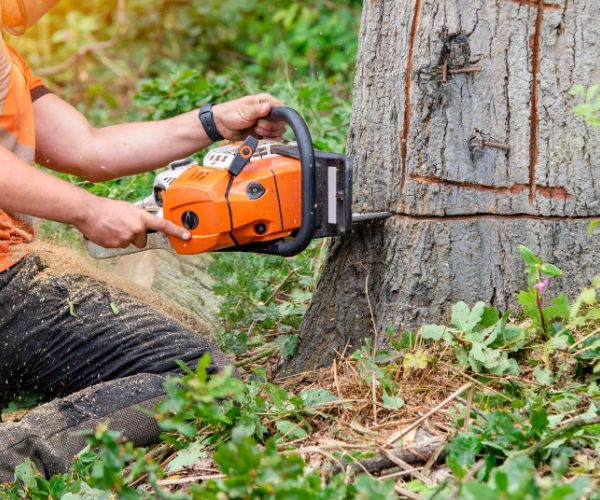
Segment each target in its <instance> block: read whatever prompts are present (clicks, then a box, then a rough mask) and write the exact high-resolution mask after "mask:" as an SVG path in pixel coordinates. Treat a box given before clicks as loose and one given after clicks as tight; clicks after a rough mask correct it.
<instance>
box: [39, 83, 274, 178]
mask: <svg viewBox="0 0 600 500" xmlns="http://www.w3.org/2000/svg"><path fill="white" fill-rule="evenodd" d="M280 104H281V102H280V101H278V100H276V99H275V98H274V97H272V96H270V95H269V94H258V95H255V96H247V97H243V98H241V99H237V100H235V101H229V102H226V103H222V104H217V105H215V106H213V114H214V118H215V122H216V124H217V128H218V129H219V132H220V133H221V135H223V137H225V138H226V139H237V138H239V137H241V136H242V134H243V133H245V132H253V133H254V134H256V135H259V136H264V137H268V138H275V139H277V138H280V137H281V136H282V135H283V132H284V131H285V124H283V123H280V122H269V121H267V120H262V119H261V118H263V117H265V116H266V115H267V114H268V113H269V112H270V110H271V107H272V106H276V105H280ZM33 108H34V112H35V124H36V154H37V158H36V159H37V161H38V162H39V163H40V164H42V165H46V166H48V167H49V168H52V169H53V170H58V171H61V172H68V173H72V174H75V175H78V176H80V177H83V178H85V179H88V180H90V181H94V182H99V181H103V180H108V179H114V178H118V177H123V176H126V175H131V174H137V173H141V172H147V171H150V170H154V169H156V168H159V167H163V166H165V165H167V164H168V163H170V162H171V161H173V160H177V159H180V158H184V157H186V156H188V155H190V154H192V153H195V152H196V151H199V150H200V149H203V148H205V147H206V146H208V145H209V144H210V143H211V141H210V139H209V138H208V137H207V135H206V133H205V132H204V129H203V127H202V125H201V123H200V120H199V119H198V111H191V112H189V113H185V114H182V115H180V116H177V117H174V118H170V119H168V120H160V121H154V122H138V123H127V124H122V125H113V126H110V127H105V128H94V127H92V126H91V125H90V123H89V122H88V121H87V119H86V118H85V117H84V116H83V115H82V114H81V113H80V112H79V111H77V109H75V108H74V107H72V106H71V105H69V104H67V103H66V102H65V101H63V100H62V99H61V98H59V97H58V96H56V95H53V94H47V95H45V96H43V97H41V98H39V99H38V100H36V101H35V103H34V105H33Z"/></svg>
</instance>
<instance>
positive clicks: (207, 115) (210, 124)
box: [198, 104, 225, 142]
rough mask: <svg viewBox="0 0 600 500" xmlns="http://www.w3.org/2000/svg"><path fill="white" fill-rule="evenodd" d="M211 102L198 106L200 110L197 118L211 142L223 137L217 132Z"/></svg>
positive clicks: (220, 139)
mask: <svg viewBox="0 0 600 500" xmlns="http://www.w3.org/2000/svg"><path fill="white" fill-rule="evenodd" d="M212 107H213V105H212V104H206V105H205V106H202V107H201V108H200V112H199V113H198V118H200V123H202V127H204V131H205V132H206V135H207V136H208V137H209V139H210V140H211V141H213V142H219V141H222V140H223V139H225V137H223V136H222V135H221V133H220V132H219V129H218V128H217V124H216V123H215V117H214V116H213V112H212Z"/></svg>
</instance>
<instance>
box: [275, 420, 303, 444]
mask: <svg viewBox="0 0 600 500" xmlns="http://www.w3.org/2000/svg"><path fill="white" fill-rule="evenodd" d="M275 427H277V430H278V431H279V432H281V434H282V435H283V436H285V439H286V440H296V439H304V438H305V437H307V436H308V434H307V433H306V431H305V430H304V429H303V428H302V427H301V426H300V425H298V424H297V423H295V422H290V421H289V420H278V421H277V422H275Z"/></svg>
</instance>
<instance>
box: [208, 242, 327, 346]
mask: <svg viewBox="0 0 600 500" xmlns="http://www.w3.org/2000/svg"><path fill="white" fill-rule="evenodd" d="M325 251H326V249H325V247H324V245H323V243H322V242H320V243H319V242H317V243H313V244H312V245H311V246H310V247H309V248H308V249H307V250H306V251H305V252H303V253H302V254H301V255H299V256H297V257H294V258H292V259H283V258H281V257H273V256H265V255H254V254H243V253H221V254H215V255H214V260H213V262H212V263H211V265H210V267H209V272H210V274H211V276H212V277H213V278H214V279H215V284H214V286H213V291H214V292H215V293H216V294H217V295H220V296H222V297H223V302H222V303H221V310H220V316H221V317H222V318H223V320H224V324H223V328H222V330H221V332H220V334H219V340H220V344H221V347H223V348H224V349H225V350H227V351H232V352H235V353H243V352H245V351H246V350H247V348H248V345H249V342H250V344H252V337H253V336H254V339H260V338H261V336H262V335H263V333H264V332H275V333H279V334H283V335H282V336H279V337H278V338H277V341H276V342H277V344H278V345H279V346H280V348H281V349H282V351H283V353H284V355H285V357H292V356H293V355H294V354H295V352H296V346H297V337H296V336H295V331H296V330H297V329H298V328H299V326H300V323H301V322H302V317H303V316H304V312H305V310H306V307H307V306H308V304H309V302H310V297H311V294H312V291H313V289H314V286H315V284H316V279H317V276H318V273H319V272H320V268H321V265H322V262H323V260H324V258H325Z"/></svg>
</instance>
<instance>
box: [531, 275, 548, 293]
mask: <svg viewBox="0 0 600 500" xmlns="http://www.w3.org/2000/svg"><path fill="white" fill-rule="evenodd" d="M549 284H550V280H549V279H548V278H546V279H544V280H542V281H538V282H537V283H536V284H535V285H533V288H536V289H537V291H538V292H540V294H542V293H544V292H545V291H546V288H548V285H549Z"/></svg>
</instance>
